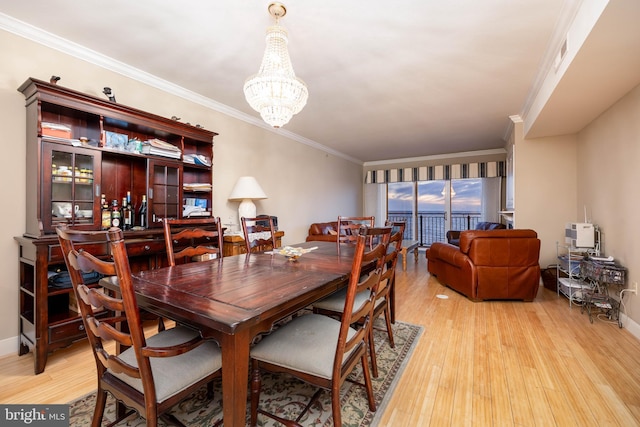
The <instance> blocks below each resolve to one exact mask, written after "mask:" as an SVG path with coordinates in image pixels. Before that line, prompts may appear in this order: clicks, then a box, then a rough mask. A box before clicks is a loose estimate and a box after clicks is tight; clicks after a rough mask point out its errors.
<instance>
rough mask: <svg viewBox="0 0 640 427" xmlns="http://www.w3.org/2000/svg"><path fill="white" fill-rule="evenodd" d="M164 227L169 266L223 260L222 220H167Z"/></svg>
mask: <svg viewBox="0 0 640 427" xmlns="http://www.w3.org/2000/svg"><path fill="white" fill-rule="evenodd" d="M163 226H164V240H165V245H166V247H167V261H168V263H169V265H171V266H173V265H176V264H182V263H186V262H191V261H193V260H198V259H208V258H222V256H223V250H222V245H223V234H222V224H221V223H220V218H217V217H216V218H197V219H165V220H163ZM204 255H209V257H205V256H204Z"/></svg>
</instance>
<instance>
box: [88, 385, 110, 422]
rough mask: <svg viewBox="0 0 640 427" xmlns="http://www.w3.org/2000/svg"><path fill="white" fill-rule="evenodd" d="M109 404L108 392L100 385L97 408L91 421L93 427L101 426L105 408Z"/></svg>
mask: <svg viewBox="0 0 640 427" xmlns="http://www.w3.org/2000/svg"><path fill="white" fill-rule="evenodd" d="M106 404H107V392H106V391H104V390H103V389H102V387H98V392H97V393H96V408H95V409H94V411H93V420H92V421H91V426H92V427H100V426H101V425H102V416H103V414H104V408H105V406H106Z"/></svg>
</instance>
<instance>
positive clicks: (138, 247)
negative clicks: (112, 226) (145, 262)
mask: <svg viewBox="0 0 640 427" xmlns="http://www.w3.org/2000/svg"><path fill="white" fill-rule="evenodd" d="M126 244H127V255H129V256H130V257H134V256H144V255H154V254H157V253H162V252H164V251H165V250H166V246H165V244H164V240H152V239H144V240H133V241H127V242H126Z"/></svg>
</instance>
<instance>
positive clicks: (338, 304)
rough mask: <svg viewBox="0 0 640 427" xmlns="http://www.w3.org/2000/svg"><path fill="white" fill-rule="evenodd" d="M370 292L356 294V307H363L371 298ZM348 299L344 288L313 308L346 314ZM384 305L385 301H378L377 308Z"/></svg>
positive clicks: (316, 303)
mask: <svg viewBox="0 0 640 427" xmlns="http://www.w3.org/2000/svg"><path fill="white" fill-rule="evenodd" d="M369 295H370V292H369V291H368V290H364V291H362V292H358V293H357V294H356V297H355V299H354V300H353V306H354V307H362V305H363V304H364V303H365V302H366V301H367V299H368V298H369ZM346 298H347V290H346V288H343V289H341V290H339V291H338V292H335V293H333V294H331V295H329V296H328V297H326V298H324V299H322V300H320V301H318V302H314V303H313V307H314V308H317V309H322V310H328V311H333V312H336V313H342V312H344V301H345V299H346ZM381 303H383V300H378V301H376V307H377V306H378V305H380V304H381Z"/></svg>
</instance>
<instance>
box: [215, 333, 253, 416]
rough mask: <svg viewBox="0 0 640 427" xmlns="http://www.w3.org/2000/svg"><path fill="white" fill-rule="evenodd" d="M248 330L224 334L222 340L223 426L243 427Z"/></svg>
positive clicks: (246, 387) (247, 363)
mask: <svg viewBox="0 0 640 427" xmlns="http://www.w3.org/2000/svg"><path fill="white" fill-rule="evenodd" d="M250 341H251V340H250V337H249V332H248V331H241V332H237V333H235V334H233V335H226V334H225V335H224V336H223V337H222V342H221V343H220V345H221V347H222V414H223V418H224V426H225V427H244V426H245V420H246V415H247V391H248V381H249V344H250Z"/></svg>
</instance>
